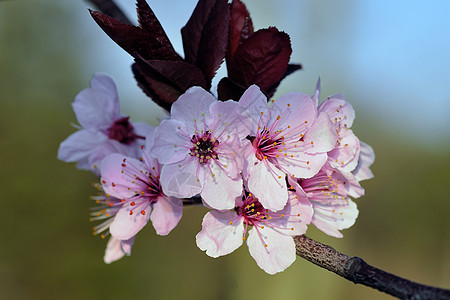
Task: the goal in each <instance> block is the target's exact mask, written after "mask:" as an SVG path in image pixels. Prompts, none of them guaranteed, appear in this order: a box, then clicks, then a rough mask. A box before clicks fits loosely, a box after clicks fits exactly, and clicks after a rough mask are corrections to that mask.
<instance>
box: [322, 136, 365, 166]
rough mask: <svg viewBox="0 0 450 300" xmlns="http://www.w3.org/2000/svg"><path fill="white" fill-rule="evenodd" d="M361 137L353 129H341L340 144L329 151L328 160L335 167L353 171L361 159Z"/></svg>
mask: <svg viewBox="0 0 450 300" xmlns="http://www.w3.org/2000/svg"><path fill="white" fill-rule="evenodd" d="M359 151H360V146H359V139H358V138H357V137H356V136H355V134H354V133H353V131H352V130H351V129H346V130H341V131H340V133H339V145H338V146H337V147H336V148H334V149H333V150H331V151H330V152H328V158H329V159H328V161H329V163H330V165H331V166H333V167H334V168H339V169H340V170H342V171H346V172H351V171H352V170H354V169H355V168H356V165H357V164H358V159H359Z"/></svg>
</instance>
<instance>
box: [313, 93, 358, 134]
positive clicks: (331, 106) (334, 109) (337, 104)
mask: <svg viewBox="0 0 450 300" xmlns="http://www.w3.org/2000/svg"><path fill="white" fill-rule="evenodd" d="M318 109H319V112H326V113H328V115H329V116H330V120H331V121H332V122H333V123H335V124H338V125H340V127H341V128H342V129H344V128H350V127H351V126H352V124H353V121H354V120H355V111H354V109H353V107H352V105H351V104H350V103H348V102H347V101H345V97H344V96H343V95H339V94H337V95H331V96H329V97H327V99H325V100H324V101H323V102H322V103H321V104H320V105H319V108H318Z"/></svg>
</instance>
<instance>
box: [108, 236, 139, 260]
mask: <svg viewBox="0 0 450 300" xmlns="http://www.w3.org/2000/svg"><path fill="white" fill-rule="evenodd" d="M133 242H134V237H133V238H131V239H129V240H125V241H121V240H118V239H116V238H114V237H111V238H110V239H109V240H108V244H107V245H106V251H105V256H104V257H103V260H104V261H105V263H107V264H110V263H112V262H115V261H117V260H119V259H121V258H122V257H124V256H125V255H130V254H131V246H133Z"/></svg>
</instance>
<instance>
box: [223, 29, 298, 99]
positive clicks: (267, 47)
mask: <svg viewBox="0 0 450 300" xmlns="http://www.w3.org/2000/svg"><path fill="white" fill-rule="evenodd" d="M291 53H292V49H291V42H290V39H289V35H287V34H286V33H284V32H280V31H278V29H276V28H275V27H270V28H268V29H262V30H258V31H256V32H255V33H254V34H253V35H251V36H250V37H249V38H248V39H246V40H244V41H243V42H242V44H240V45H239V46H238V48H237V50H236V52H235V54H234V57H233V60H232V61H231V63H230V68H229V69H228V77H229V78H230V79H231V80H232V81H234V82H235V83H237V84H238V85H240V86H243V87H245V88H247V87H249V86H250V85H252V84H257V85H258V86H259V87H260V88H261V90H262V91H263V92H264V93H267V92H268V91H269V90H270V89H271V88H272V87H273V86H274V85H275V84H277V83H279V82H280V80H281V78H282V77H283V75H284V74H285V72H286V70H287V68H288V63H289V58H290V56H291Z"/></svg>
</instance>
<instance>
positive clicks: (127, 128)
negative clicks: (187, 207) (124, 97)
mask: <svg viewBox="0 0 450 300" xmlns="http://www.w3.org/2000/svg"><path fill="white" fill-rule="evenodd" d="M72 107H73V110H74V112H75V115H76V117H77V119H78V122H79V123H80V125H81V126H80V128H79V130H78V131H77V132H75V133H73V134H72V135H70V136H69V137H68V138H67V139H66V140H64V141H63V142H62V143H61V145H60V146H59V149H58V159H60V160H62V161H65V162H76V163H77V167H78V168H80V169H84V170H91V171H92V172H94V173H95V174H96V175H99V174H100V169H99V168H100V163H101V161H102V159H103V158H104V157H105V156H107V155H108V154H110V153H122V154H124V155H128V156H131V157H137V156H138V151H139V148H140V147H141V146H142V145H143V144H144V137H145V136H146V135H147V134H148V133H149V132H150V129H151V127H150V126H149V125H147V124H145V123H135V124H133V125H132V124H131V123H130V121H129V120H128V119H129V118H128V117H124V116H122V115H121V114H120V105H119V96H118V94H117V89H116V84H115V83H114V80H113V79H112V78H111V77H109V76H108V75H105V74H96V75H94V77H93V78H92V80H91V87H90V88H87V89H85V90H83V91H81V92H80V93H79V94H78V95H77V96H76V97H75V101H74V102H73V103H72Z"/></svg>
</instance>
